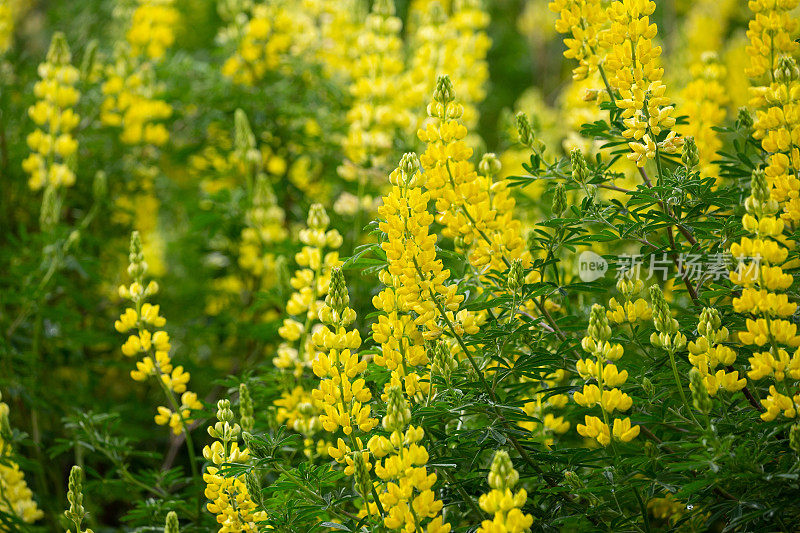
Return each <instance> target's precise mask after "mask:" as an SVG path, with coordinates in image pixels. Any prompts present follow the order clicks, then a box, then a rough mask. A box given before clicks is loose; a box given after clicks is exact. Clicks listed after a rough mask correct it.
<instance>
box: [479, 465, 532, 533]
mask: <svg viewBox="0 0 800 533" xmlns="http://www.w3.org/2000/svg"><path fill="white" fill-rule="evenodd" d="M488 477H489V486H490V487H491V489H492V490H491V491H489V493H488V494H482V495H481V497H480V498H479V500H478V504H479V505H480V506H481V509H483V510H484V511H486V512H487V513H489V514H490V515H493V516H492V519H491V520H484V521H483V522H482V523H481V525H480V527H479V528H478V532H477V533H526V532H528V531H530V527H531V525H532V524H533V516H531V515H529V514H524V513H523V512H522V511H521V508H522V506H523V505H525V502H526V501H527V500H528V493H527V492H526V491H525V489H519V490H518V491H516V492H514V486H515V485H516V484H517V482H518V481H519V473H518V472H517V471H516V470H515V469H514V466H513V464H512V463H511V458H510V457H509V456H508V452H506V451H505V450H498V451H497V452H495V454H494V458H493V459H492V466H491V468H490V470H489V476H488Z"/></svg>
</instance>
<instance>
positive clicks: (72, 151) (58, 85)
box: [22, 33, 80, 191]
mask: <svg viewBox="0 0 800 533" xmlns="http://www.w3.org/2000/svg"><path fill="white" fill-rule="evenodd" d="M70 60H71V54H70V51H69V47H68V46H67V41H66V39H65V37H64V35H63V34H62V33H56V34H55V35H53V40H52V42H51V44H50V50H49V51H48V53H47V60H46V61H45V62H44V63H41V64H40V65H39V69H38V72H39V77H40V78H41V79H40V80H39V81H37V82H36V84H35V85H34V86H33V94H34V96H36V99H37V101H36V103H35V104H34V105H32V106H31V107H30V108H29V109H28V116H29V117H30V118H31V120H33V122H34V123H35V124H36V129H35V130H34V131H33V132H32V133H30V134H29V135H28V138H27V142H28V147H29V148H30V149H31V155H29V156H28V157H27V158H26V159H25V160H24V161H23V162H22V168H23V169H24V170H25V172H26V173H27V174H28V175H29V176H30V177H29V178H28V186H29V187H30V188H31V189H32V190H34V191H36V190H39V189H41V188H43V187H47V186H52V187H71V186H72V185H74V184H75V162H76V152H77V151H78V141H77V140H76V139H75V137H74V136H73V131H74V129H75V127H76V126H77V125H78V121H79V120H80V117H79V116H78V115H77V114H76V113H75V111H73V109H72V108H73V107H74V106H75V104H77V103H78V99H79V98H80V92H79V91H78V90H77V89H76V88H75V84H76V82H77V81H78V77H79V73H78V69H77V68H75V67H73V66H72V65H71V64H70Z"/></svg>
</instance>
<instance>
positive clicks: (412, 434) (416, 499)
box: [368, 386, 450, 533]
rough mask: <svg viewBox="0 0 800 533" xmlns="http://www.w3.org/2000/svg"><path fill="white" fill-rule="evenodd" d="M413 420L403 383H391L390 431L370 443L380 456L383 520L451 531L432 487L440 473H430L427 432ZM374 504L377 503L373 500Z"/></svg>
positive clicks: (430, 532) (400, 527)
mask: <svg viewBox="0 0 800 533" xmlns="http://www.w3.org/2000/svg"><path fill="white" fill-rule="evenodd" d="M410 421H411V411H410V409H409V405H408V402H407V401H406V399H405V397H404V395H403V391H402V390H401V389H400V387H399V386H393V387H391V388H390V389H389V391H388V405H387V407H386V416H384V418H383V427H384V429H386V431H388V432H389V433H390V435H389V437H388V438H387V437H383V436H374V437H372V438H371V439H370V441H369V444H368V446H369V450H370V451H371V452H372V455H374V456H375V458H376V459H377V461H376V464H375V474H377V476H378V477H379V478H380V479H381V480H382V482H383V485H382V486H381V487H380V491H379V493H378V497H379V498H380V500H381V504H382V507H383V509H384V511H385V514H384V519H383V524H384V525H385V526H386V527H387V528H388V529H389V530H392V531H409V532H413V531H425V532H426V533H449V531H450V524H447V523H445V522H444V521H443V519H442V516H441V511H442V506H443V504H442V502H441V501H440V500H437V499H436V495H435V494H434V492H433V490H432V487H433V485H434V484H435V483H436V474H434V473H430V474H428V470H427V467H426V464H427V462H428V451H427V450H426V449H425V447H424V446H422V445H421V444H419V443H420V442H421V441H422V439H423V437H424V436H425V432H424V431H423V429H422V428H421V427H415V426H413V425H409V423H410ZM372 508H375V509H376V506H375V505H374V504H372V505H371V509H372ZM376 510H377V509H376ZM426 522H427V526H426V524H425V523H426Z"/></svg>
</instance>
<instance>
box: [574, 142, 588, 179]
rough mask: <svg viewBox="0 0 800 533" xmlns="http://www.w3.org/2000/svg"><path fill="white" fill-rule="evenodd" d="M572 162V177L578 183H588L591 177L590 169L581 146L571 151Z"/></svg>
mask: <svg viewBox="0 0 800 533" xmlns="http://www.w3.org/2000/svg"><path fill="white" fill-rule="evenodd" d="M569 159H570V163H571V164H572V179H573V180H575V181H576V182H577V183H584V184H585V183H586V181H587V179H588V178H589V169H588V168H587V166H586V159H584V157H583V152H581V151H580V149H579V148H575V149H573V150H572V151H571V152H570V153H569Z"/></svg>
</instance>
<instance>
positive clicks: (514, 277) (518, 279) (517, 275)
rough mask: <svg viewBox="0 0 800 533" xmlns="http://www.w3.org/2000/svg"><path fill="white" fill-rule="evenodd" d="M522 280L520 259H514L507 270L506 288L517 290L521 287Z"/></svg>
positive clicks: (512, 290)
mask: <svg viewBox="0 0 800 533" xmlns="http://www.w3.org/2000/svg"><path fill="white" fill-rule="evenodd" d="M523 281H524V273H523V270H522V261H521V260H520V259H514V261H513V262H512V263H511V268H510V269H509V271H508V289H509V290H510V291H511V292H517V291H518V290H519V289H520V288H522V283H523Z"/></svg>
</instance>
